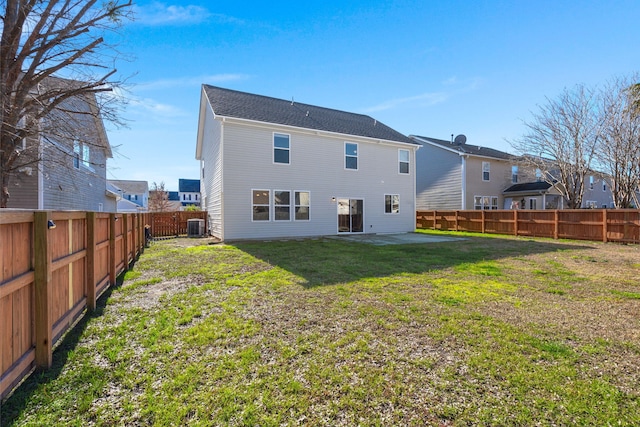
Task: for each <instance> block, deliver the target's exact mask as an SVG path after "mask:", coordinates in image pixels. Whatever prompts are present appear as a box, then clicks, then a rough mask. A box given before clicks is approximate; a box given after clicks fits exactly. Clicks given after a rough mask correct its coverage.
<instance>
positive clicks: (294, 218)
mask: <svg viewBox="0 0 640 427" xmlns="http://www.w3.org/2000/svg"><path fill="white" fill-rule="evenodd" d="M296 193H308V194H309V204H308V205H296ZM292 206H293V212H291V213H292V215H291V219H292V220H293V221H303V222H309V221H311V191H309V190H293V204H292ZM302 206H306V207H308V208H309V218H308V219H296V208H298V207H302Z"/></svg>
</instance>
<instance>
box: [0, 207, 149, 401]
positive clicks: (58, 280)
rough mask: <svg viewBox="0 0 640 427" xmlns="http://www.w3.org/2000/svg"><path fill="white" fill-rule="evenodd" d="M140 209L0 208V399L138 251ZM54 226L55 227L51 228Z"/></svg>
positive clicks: (47, 356)
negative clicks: (133, 211)
mask: <svg viewBox="0 0 640 427" xmlns="http://www.w3.org/2000/svg"><path fill="white" fill-rule="evenodd" d="M147 221H148V218H147V214H109V213H96V212H47V211H37V212H30V211H11V210H2V211H0V245H1V250H0V398H3V397H5V396H6V395H7V394H8V393H9V392H10V391H11V389H12V388H13V387H14V386H15V385H16V384H18V383H19V382H20V381H21V379H22V378H24V377H25V376H27V375H28V374H29V373H30V372H31V371H32V370H33V369H34V368H36V367H40V368H49V367H51V364H52V359H53V353H52V351H53V346H54V345H55V343H56V342H57V341H58V340H59V339H60V337H61V336H62V335H63V334H64V332H65V331H67V330H68V329H69V327H71V326H72V325H73V324H74V323H75V321H76V320H77V319H78V318H79V317H80V316H81V315H82V314H83V313H84V310H85V308H87V309H89V310H94V309H95V307H96V300H97V298H98V297H99V296H100V295H101V294H102V293H103V292H104V291H105V290H106V289H107V288H108V287H109V286H110V285H113V284H115V283H116V277H117V276H118V274H120V273H121V272H123V271H125V270H126V269H127V268H128V267H129V265H130V263H131V262H132V261H134V260H135V259H136V258H137V257H138V256H139V255H140V253H141V252H142V251H143V250H144V225H145V224H146V223H147ZM54 225H55V227H54Z"/></svg>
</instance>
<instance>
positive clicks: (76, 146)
mask: <svg viewBox="0 0 640 427" xmlns="http://www.w3.org/2000/svg"><path fill="white" fill-rule="evenodd" d="M73 167H74V168H76V169H77V168H79V167H80V143H79V142H78V141H73Z"/></svg>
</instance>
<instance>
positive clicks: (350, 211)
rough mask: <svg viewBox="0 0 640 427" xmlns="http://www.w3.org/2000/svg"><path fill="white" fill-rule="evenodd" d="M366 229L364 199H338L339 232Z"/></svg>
mask: <svg viewBox="0 0 640 427" xmlns="http://www.w3.org/2000/svg"><path fill="white" fill-rule="evenodd" d="M363 231H364V200H362V199H338V233H362V232H363Z"/></svg>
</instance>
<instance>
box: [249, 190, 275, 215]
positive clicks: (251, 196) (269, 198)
mask: <svg viewBox="0 0 640 427" xmlns="http://www.w3.org/2000/svg"><path fill="white" fill-rule="evenodd" d="M255 191H266V192H267V193H269V194H268V196H267V200H269V203H268V205H264V204H255V203H253V193H254V192H255ZM249 206H250V207H251V209H249V216H250V218H251V222H260V223H265V222H271V221H273V219H272V215H271V190H267V189H264V188H252V189H251V193H250V194H249ZM254 206H267V207H268V208H269V209H268V210H267V212H269V219H268V220H266V221H263V220H256V219H253V207H254Z"/></svg>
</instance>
